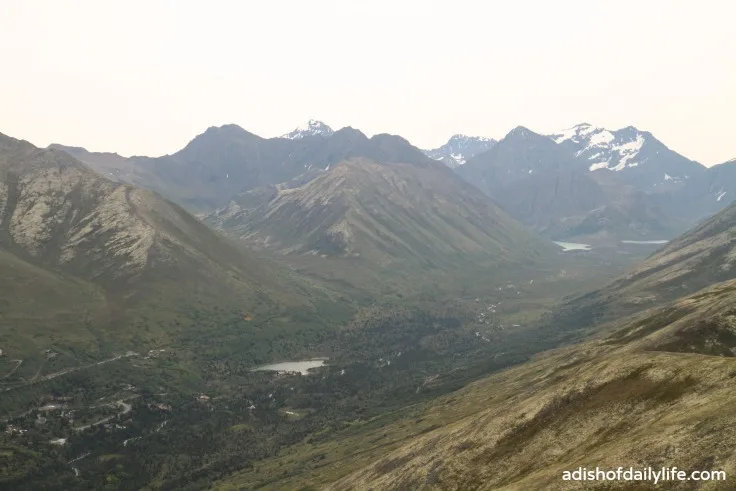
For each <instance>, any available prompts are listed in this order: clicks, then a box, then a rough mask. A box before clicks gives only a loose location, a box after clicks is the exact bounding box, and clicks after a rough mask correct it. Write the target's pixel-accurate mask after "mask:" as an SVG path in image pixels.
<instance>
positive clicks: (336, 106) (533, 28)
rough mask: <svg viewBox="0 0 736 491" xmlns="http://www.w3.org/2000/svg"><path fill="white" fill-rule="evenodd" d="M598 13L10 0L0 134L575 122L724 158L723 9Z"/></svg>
mask: <svg viewBox="0 0 736 491" xmlns="http://www.w3.org/2000/svg"><path fill="white" fill-rule="evenodd" d="M610 5H611V4H607V3H602V2H601V3H600V4H595V3H592V2H581V1H569V2H564V3H562V4H554V5H553V4H549V3H547V2H532V3H525V4H523V5H516V4H513V5H509V4H506V3H496V2H472V1H454V2H449V1H435V2H419V1H413V0H412V1H403V2H401V1H399V2H397V1H393V2H388V1H386V0H380V1H374V2H370V3H361V4H348V5H346V4H345V3H344V2H338V1H327V0H322V1H314V2H310V3H308V4H306V3H303V2H296V1H283V2H279V3H275V2H274V3H264V4H260V3H259V4H250V3H244V2H228V1H217V2H208V3H197V2H184V1H181V2H172V1H158V2H140V1H132V2H126V3H124V4H119V5H118V4H108V3H105V4H102V3H99V2H93V1H70V2H64V3H63V4H62V3H56V2H51V1H40V0H26V1H16V0H10V1H6V2H3V4H2V5H0V16H2V17H3V18H4V19H5V20H6V28H5V29H4V30H3V31H2V32H0V40H1V41H2V42H3V43H4V44H5V45H6V46H9V47H11V48H12V49H11V50H9V53H8V54H7V55H6V60H5V64H4V66H5V68H6V73H8V74H11V76H6V77H3V78H1V79H0V94H2V99H0V100H1V101H2V105H3V111H2V113H0V132H2V133H5V134H8V135H10V136H13V137H16V138H22V139H25V140H29V141H30V142H32V143H34V144H36V145H39V146H46V145H48V144H50V143H62V144H66V145H75V146H83V147H85V148H87V149H88V150H92V151H109V152H118V153H120V154H121V155H126V156H129V155H150V156H157V155H163V154H167V153H173V152H175V151H177V150H179V149H180V148H182V147H183V146H184V145H186V143H187V142H188V141H190V140H191V139H192V138H193V137H194V136H196V135H197V134H200V133H202V132H203V131H204V130H205V129H206V128H208V127H210V126H220V125H222V124H229V123H233V124H238V125H239V126H241V127H243V128H245V129H246V130H248V131H251V132H253V133H256V134H258V135H260V136H263V137H274V136H279V135H281V134H284V133H286V132H288V131H291V130H292V129H294V127H296V126H298V125H300V124H303V123H304V122H306V121H307V120H308V119H311V118H314V119H318V120H321V121H324V122H325V123H327V124H328V125H330V126H332V127H333V128H334V129H338V128H341V127H344V126H352V127H355V128H358V129H360V130H361V131H364V132H365V133H366V134H368V135H372V134H376V133H393V134H399V135H401V136H403V137H405V138H407V139H408V140H409V141H410V142H411V143H413V144H414V145H417V146H419V147H421V148H432V147H437V146H439V145H441V144H443V143H445V142H446V141H447V139H448V138H449V137H450V136H451V135H452V134H455V133H464V134H469V135H475V136H486V137H492V138H497V139H500V138H502V137H503V136H504V135H505V134H506V133H507V132H508V131H509V130H511V129H512V128H514V127H516V126H519V125H522V126H525V127H528V128H530V129H531V130H533V131H536V132H539V133H543V134H548V133H553V132H556V131H559V130H562V129H564V128H568V127H571V126H573V125H575V124H578V123H582V122H588V123H591V124H594V125H597V126H602V127H606V128H608V129H611V130H615V129H619V128H621V127H625V126H629V125H633V126H636V127H637V128H639V129H641V130H646V131H651V132H652V133H653V134H654V135H655V136H656V137H657V138H659V139H660V140H661V141H662V142H664V143H665V144H666V145H667V146H669V147H670V148H672V149H673V150H675V151H677V152H679V153H681V154H683V155H684V156H686V157H688V158H690V159H693V160H697V161H699V162H701V163H703V164H705V165H709V166H710V165H714V164H718V163H721V162H724V161H727V160H729V159H731V158H734V157H736V143H734V142H733V139H732V133H733V128H732V125H730V124H729V121H728V118H729V116H730V115H731V114H733V113H734V112H736V91H735V90H734V89H733V87H736V66H734V64H733V63H730V62H729V61H730V60H732V59H733V48H732V46H733V42H732V39H731V36H732V34H731V25H730V23H731V19H733V18H734V14H736V4H733V3H731V2H725V1H724V2H717V1H710V2H697V3H696V2H676V1H651V2H646V3H640V2H633V1H621V2H617V3H616V4H615V8H610ZM274 26H278V27H276V28H274ZM685 67H687V70H685Z"/></svg>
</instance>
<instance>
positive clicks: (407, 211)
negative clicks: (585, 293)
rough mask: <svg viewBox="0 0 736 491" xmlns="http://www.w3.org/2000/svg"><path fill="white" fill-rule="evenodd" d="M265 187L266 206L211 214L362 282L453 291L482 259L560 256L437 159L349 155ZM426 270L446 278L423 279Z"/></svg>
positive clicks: (513, 264)
mask: <svg viewBox="0 0 736 491" xmlns="http://www.w3.org/2000/svg"><path fill="white" fill-rule="evenodd" d="M266 195H267V197H268V198H267V199H269V201H268V202H267V203H265V204H262V205H259V206H255V207H252V208H247V207H246V206H241V205H237V204H233V205H231V206H230V207H227V208H225V209H223V210H221V211H219V212H218V213H215V214H212V215H210V216H209V217H208V220H210V221H211V222H212V223H213V224H214V225H215V226H216V227H218V228H219V229H220V230H222V231H223V232H225V233H227V234H229V235H232V236H234V237H237V238H240V239H243V240H246V241H248V242H249V243H251V244H257V245H260V246H262V247H265V248H266V249H268V250H270V251H274V252H277V253H278V254H280V255H281V257H282V258H285V259H286V260H288V261H290V262H292V263H298V264H301V265H303V264H304V263H305V262H309V263H310V265H309V269H310V271H312V272H313V273H314V272H317V274H319V275H320V276H324V275H327V276H329V277H333V278H341V281H344V282H346V283H348V284H351V285H353V286H355V287H357V288H369V289H371V288H374V287H375V288H377V287H379V286H381V288H383V289H384V290H389V289H393V290H395V291H396V292H397V293H401V294H402V295H410V294H413V293H415V292H417V291H418V290H422V289H426V288H430V287H431V288H435V289H437V288H450V289H453V290H454V289H455V287H456V286H457V285H455V283H458V282H467V281H469V280H468V276H472V275H473V274H478V269H477V268H479V267H494V268H505V269H506V270H512V269H514V268H516V269H517V270H518V271H517V273H519V274H523V273H522V272H521V271H522V270H523V271H526V272H529V271H530V270H531V268H534V267H547V266H550V267H552V266H551V264H552V263H553V262H554V261H548V260H549V259H551V258H553V257H555V255H556V249H555V248H554V246H553V245H552V244H551V243H548V242H546V241H544V240H542V239H540V238H538V237H535V236H534V235H533V234H531V233H530V232H529V231H528V230H527V229H525V228H524V227H523V226H522V225H520V224H519V223H518V222H516V221H515V220H513V219H512V218H510V217H509V216H508V215H507V214H506V213H505V212H504V211H503V210H501V209H500V208H499V207H498V206H497V205H496V204H495V203H493V201H492V200H490V199H488V198H487V197H485V196H484V195H483V194H482V193H481V192H480V191H478V190H477V189H475V188H473V187H472V186H470V185H468V184H467V183H465V182H463V180H462V179H460V178H459V177H457V176H456V175H454V173H453V172H452V171H451V170H450V169H448V168H447V167H445V166H444V165H442V164H440V163H437V162H433V161H429V164H428V165H427V166H426V167H425V166H419V165H415V164H409V163H401V164H400V163H393V164H381V163H377V162H375V161H372V160H368V159H362V158H354V159H349V160H346V161H344V162H341V163H340V164H338V165H336V166H332V167H331V168H330V169H329V171H327V172H322V173H321V174H320V175H319V176H318V177H316V178H315V179H313V180H311V181H309V182H307V183H306V184H301V185H297V186H282V187H279V188H277V189H275V190H273V191H271V194H268V193H266ZM309 258H313V259H311V260H310V259H309ZM328 271H329V273H327V272H328ZM427 274H436V275H440V276H442V277H443V278H444V280H443V281H442V282H439V283H432V282H427V281H422V278H424V277H425V276H426V275H427ZM399 278H401V279H400V281H399ZM393 279H396V280H397V282H396V284H393ZM392 284H393V286H389V285H392ZM451 284H452V287H451V286H450V285H451ZM393 290H392V291H393Z"/></svg>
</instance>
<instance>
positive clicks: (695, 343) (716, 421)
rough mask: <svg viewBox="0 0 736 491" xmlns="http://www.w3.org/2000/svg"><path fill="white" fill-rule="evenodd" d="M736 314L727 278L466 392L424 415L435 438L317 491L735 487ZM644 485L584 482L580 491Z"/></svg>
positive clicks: (735, 292) (734, 289)
mask: <svg viewBox="0 0 736 491" xmlns="http://www.w3.org/2000/svg"><path fill="white" fill-rule="evenodd" d="M735 305H736V281H733V280H732V281H730V282H725V283H721V284H718V285H716V286H714V287H711V288H709V289H706V290H704V291H702V292H700V293H698V294H696V295H693V296H691V297H687V298H684V299H682V300H679V301H677V302H675V303H673V304H671V305H669V306H667V307H666V308H660V309H657V310H653V311H649V312H647V313H645V314H642V315H640V316H637V317H635V318H632V319H629V320H626V321H623V322H620V323H617V324H614V325H611V326H609V329H608V330H607V331H606V332H607V333H608V334H607V335H604V336H602V337H600V338H599V339H597V340H594V341H590V342H588V343H585V344H583V345H581V346H575V347H571V348H566V349H562V350H558V351H556V352H553V353H550V354H547V355H545V356H542V357H540V358H538V359H537V360H536V361H534V362H530V363H527V364H525V365H523V366H520V367H517V368H513V369H510V370H507V371H505V372H503V373H500V374H498V375H494V376H491V377H489V378H488V379H485V380H483V381H480V382H477V383H475V384H472V385H471V386H468V387H467V388H465V389H462V390H461V391H459V392H458V393H456V394H453V395H452V396H446V397H443V398H441V399H439V400H437V401H436V402H435V403H434V404H433V405H432V406H431V407H430V408H428V409H427V410H426V412H425V413H424V414H423V415H421V420H422V421H423V424H425V425H426V426H428V427H429V429H430V430H432V428H433V426H432V425H433V423H434V424H435V425H436V424H437V423H441V425H440V427H437V426H434V428H436V429H434V430H432V431H428V432H425V433H424V434H421V435H417V436H415V437H413V438H410V439H408V440H406V441H404V442H402V443H401V444H400V446H399V447H398V448H397V449H396V450H394V451H392V452H390V453H389V454H387V455H381V453H380V452H379V451H376V450H374V451H373V452H371V455H372V456H373V459H374V460H373V462H372V463H370V464H369V465H365V464H363V466H364V467H363V468H360V469H359V470H357V471H356V472H353V473H351V474H350V475H348V476H346V477H344V478H342V479H339V480H338V481H337V482H335V483H333V484H331V485H328V486H323V487H324V488H325V489H335V490H348V489H353V490H357V489H361V490H409V489H412V490H414V489H417V490H418V489H426V490H430V489H431V490H465V489H518V490H527V489H581V487H580V484H579V483H571V482H565V481H563V480H562V473H563V471H565V470H575V469H577V468H578V467H587V468H589V469H590V468H595V467H596V466H599V467H601V468H611V469H615V468H617V467H619V466H624V467H629V466H633V467H635V468H641V467H647V466H652V467H655V468H657V467H661V466H678V467H679V468H681V469H687V470H725V471H726V472H727V474H728V475H729V476H731V477H730V478H729V481H728V482H726V483H724V482H720V483H715V482H714V483H709V484H707V483H704V484H702V486H698V484H700V483H694V482H689V483H679V484H677V485H675V484H673V483H665V484H664V485H662V486H661V489H733V488H734V486H736V451H735V450H734V448H735V447H734V443H736V426H734V421H736V404H735V403H736V396H735V395H734V394H736V392H735V391H734V389H736V360H735V359H734V353H736V334H735V333H736V309H735V308H734V306H735ZM425 420H426V421H425ZM384 431H386V432H389V433H390V432H391V431H392V428H385V429H384ZM346 467H347V468H348V469H349V468H350V464H347V465H346ZM334 472H335V474H332V475H333V476H339V470H335V471H334ZM321 474H327V473H326V472H325V470H324V469H323V472H322V473H321ZM651 486H652V485H651V483H649V484H647V483H643V484H641V483H640V484H639V485H638V487H637V484H635V483H629V484H628V485H626V484H625V483H624V484H621V485H619V486H615V485H612V484H611V483H590V482H589V483H587V484H586V487H585V489H652V487H651ZM319 487H322V486H319Z"/></svg>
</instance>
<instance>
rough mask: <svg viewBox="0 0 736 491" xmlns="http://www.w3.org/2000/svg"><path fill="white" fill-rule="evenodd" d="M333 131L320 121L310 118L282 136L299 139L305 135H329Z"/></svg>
mask: <svg viewBox="0 0 736 491" xmlns="http://www.w3.org/2000/svg"><path fill="white" fill-rule="evenodd" d="M333 133H334V131H333V130H332V128H330V127H329V126H327V125H326V124H324V123H323V122H322V121H317V120H316V119H310V120H309V121H307V123H306V124H303V125H301V126H299V127H298V128H296V129H295V130H294V131H292V132H291V133H287V134H285V135H283V136H282V138H289V139H290V140H299V139H301V138H304V137H305V136H331V135H332V134H333Z"/></svg>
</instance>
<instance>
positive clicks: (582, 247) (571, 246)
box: [555, 241, 591, 252]
mask: <svg viewBox="0 0 736 491" xmlns="http://www.w3.org/2000/svg"><path fill="white" fill-rule="evenodd" d="M555 244H557V245H558V246H560V247H562V252H567V251H589V250H590V248H591V246H590V244H576V243H575V242H557V241H555Z"/></svg>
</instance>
